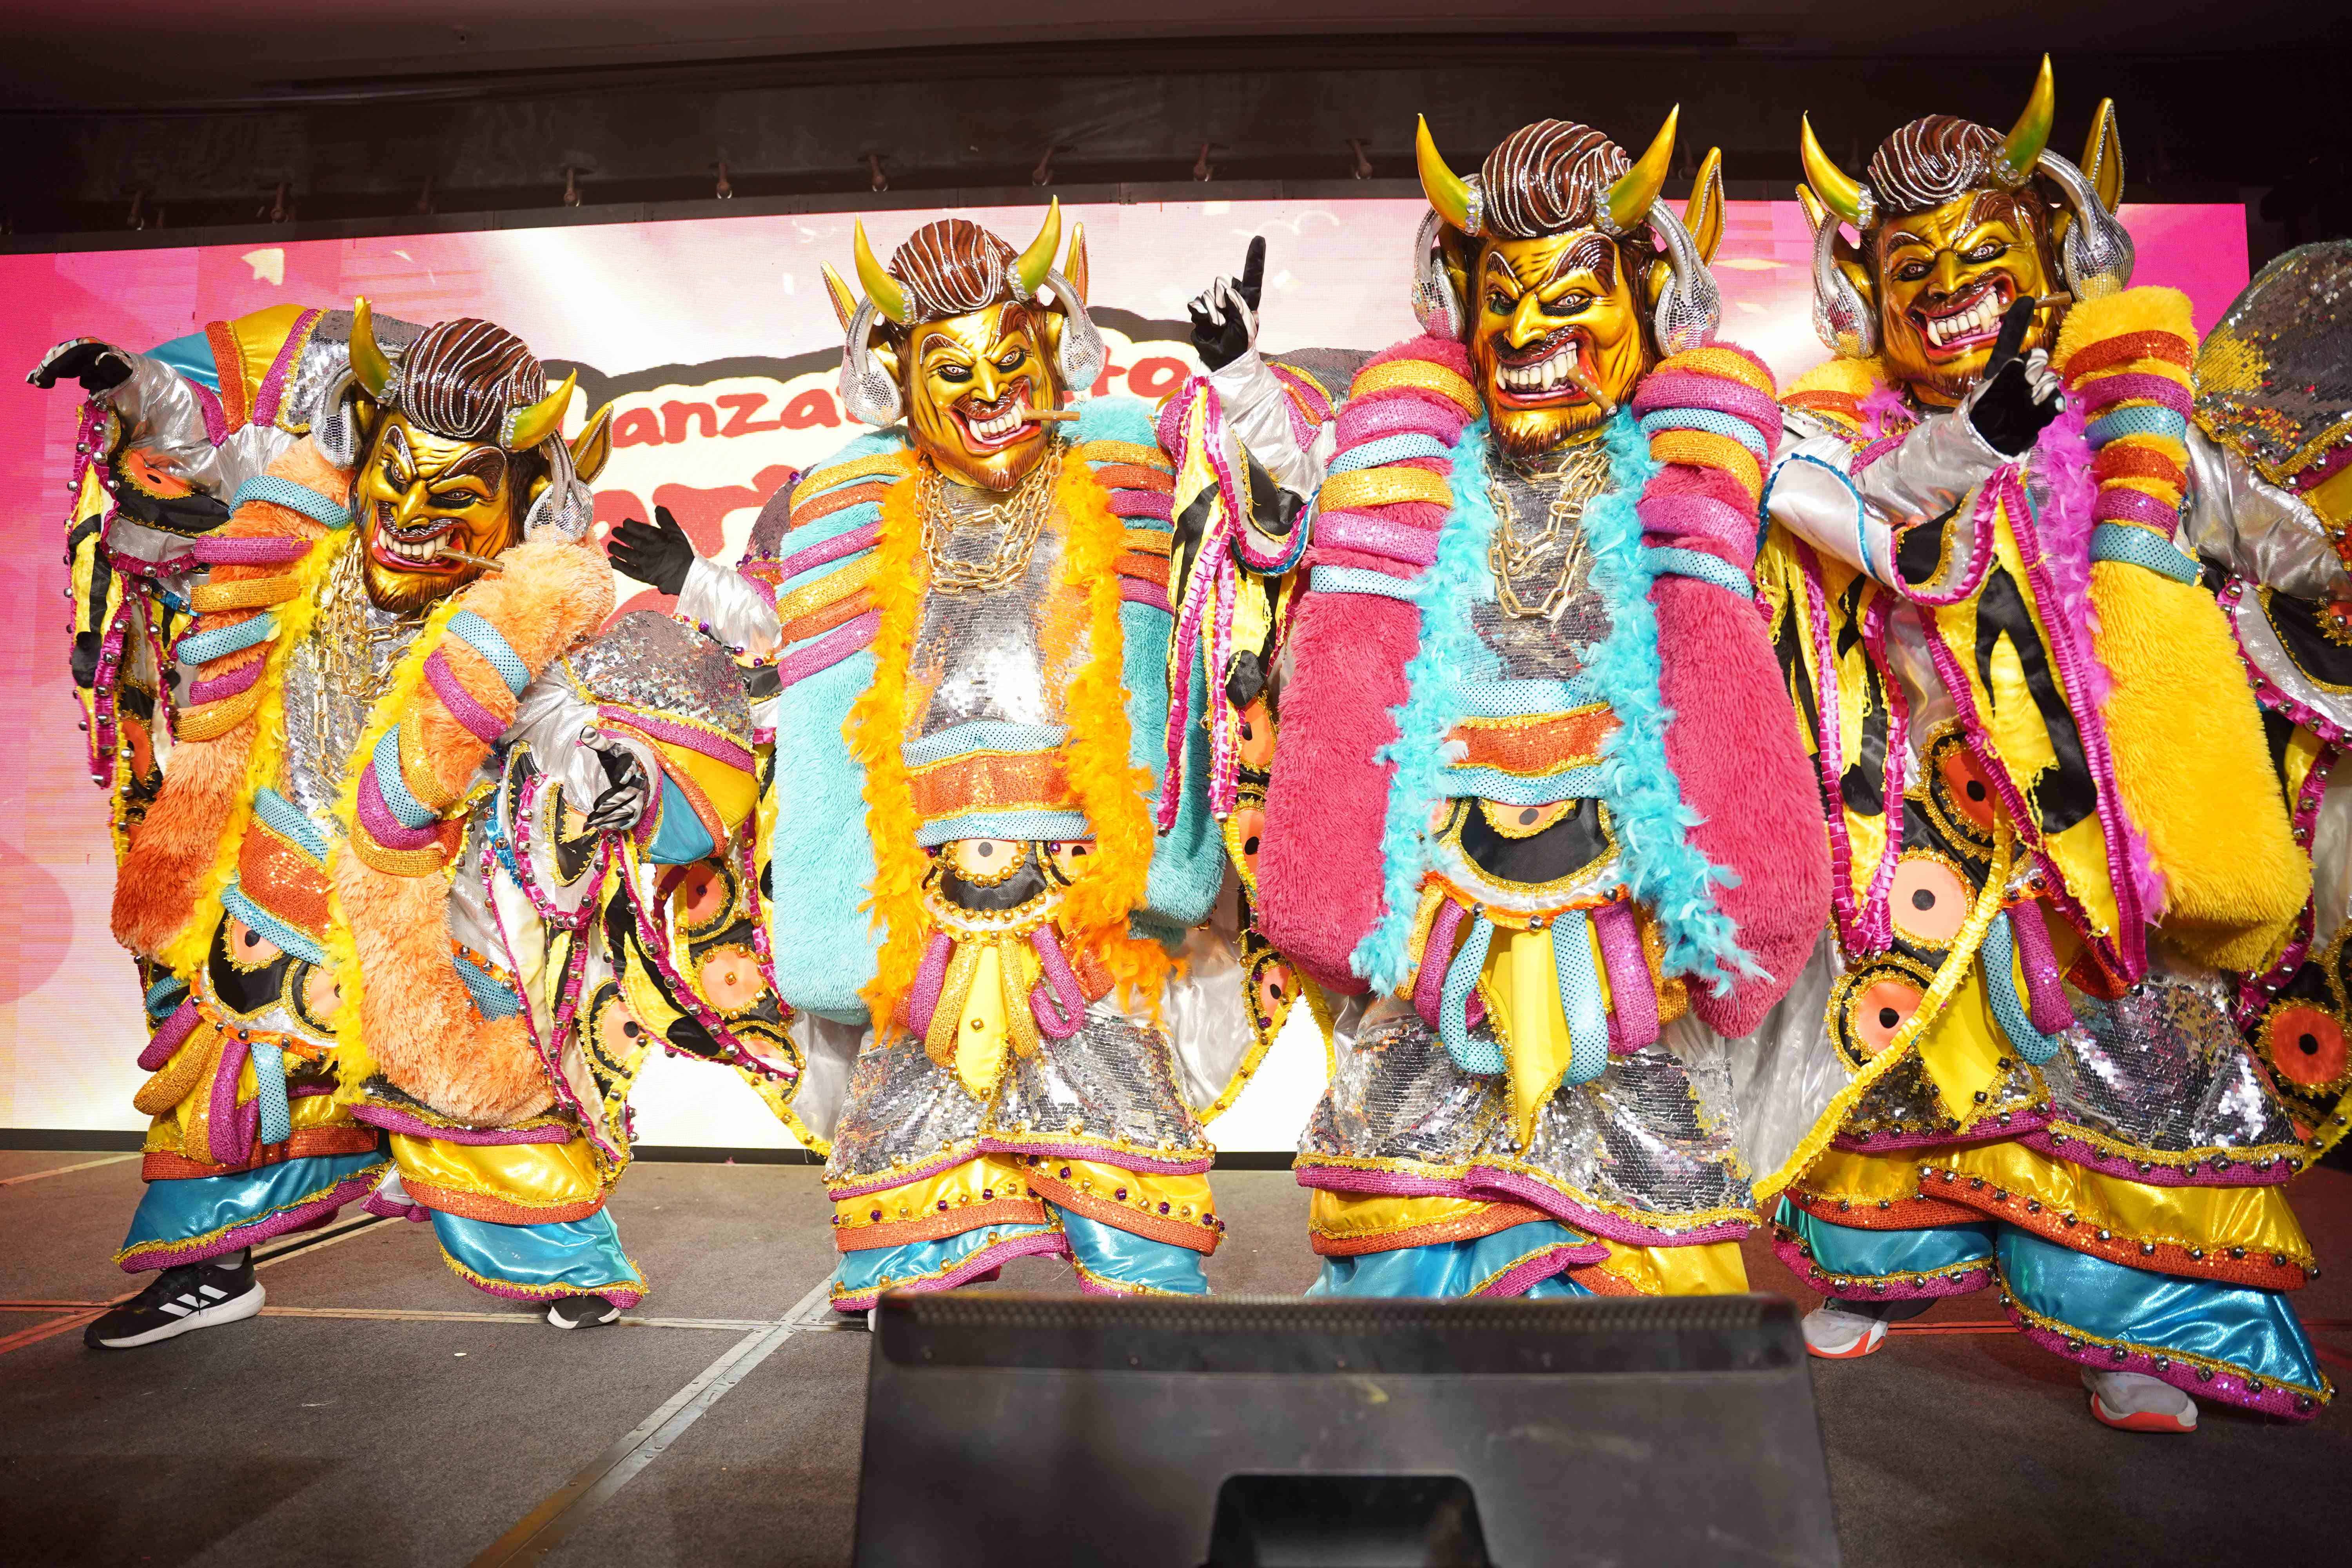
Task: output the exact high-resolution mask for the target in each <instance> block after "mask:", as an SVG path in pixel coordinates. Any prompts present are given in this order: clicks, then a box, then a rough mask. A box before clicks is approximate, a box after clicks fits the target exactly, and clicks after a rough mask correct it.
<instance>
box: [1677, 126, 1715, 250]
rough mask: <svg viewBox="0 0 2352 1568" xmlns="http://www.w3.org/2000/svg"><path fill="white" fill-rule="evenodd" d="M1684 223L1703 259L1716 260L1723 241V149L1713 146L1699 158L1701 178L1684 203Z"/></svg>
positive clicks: (1693, 182) (1699, 177)
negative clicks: (1717, 249) (1716, 254)
mask: <svg viewBox="0 0 2352 1568" xmlns="http://www.w3.org/2000/svg"><path fill="white" fill-rule="evenodd" d="M1683 226H1684V227H1685V228H1686V229H1688V230H1690V237H1691V243H1692V244H1694V245H1696V246H1697V247H1698V258H1699V259H1700V260H1701V261H1713V260H1714V259H1715V252H1716V248H1717V247H1718V246H1720V245H1721V244H1722V243H1723V149H1722V148H1720V147H1710V148H1708V149H1707V150H1706V157H1705V158H1702V159H1700V160H1699V165H1698V178H1697V179H1696V180H1694V181H1692V182H1691V194H1690V200H1688V201H1686V202H1685V203H1684V204H1683Z"/></svg>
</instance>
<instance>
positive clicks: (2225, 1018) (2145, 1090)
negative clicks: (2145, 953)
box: [2042, 969, 2297, 1153]
mask: <svg viewBox="0 0 2352 1568" xmlns="http://www.w3.org/2000/svg"><path fill="white" fill-rule="evenodd" d="M2068 994H2069V995H2070V996H2072V998H2073V999H2074V1016H2076V1017H2077V1018H2078V1019H2080V1020H2081V1022H2082V1025H2083V1026H2082V1027H2077V1028H2074V1029H2070V1030H2068V1031H2067V1032H2066V1034H2065V1035H2063V1037H2061V1038H2062V1041H2063V1044H2062V1045H2061V1046H2060V1047H2059V1051H2058V1054H2057V1055H2056V1056H2054V1057H2053V1058H2050V1061H2049V1062H2048V1064H2047V1065H2045V1066H2044V1067H2043V1068H2042V1076H2043V1078H2045V1079H2047V1080H2048V1081H2049V1084H2050V1099H2051V1105H2052V1109H2053V1110H2054V1111H2056V1113H2057V1115H2058V1117H2059V1119H2060V1120H2061V1121H2068V1122H2072V1123H2074V1124H2075V1125H2077V1126H2081V1127H2084V1128H2087V1129H2089V1130H2090V1131H2094V1132H2098V1133H2102V1134H2104V1135H2105V1136H2106V1137H2109V1138H2112V1139H2114V1140H2115V1141H2116V1142H2119V1143H2123V1144H2126V1145H2128V1146H2130V1147H2133V1148H2137V1149H2146V1150H2147V1151H2149V1152H2154V1153H2182V1152H2187V1151H2189V1150H2192V1149H2251V1148H2256V1147H2260V1146H2263V1145H2268V1144H2285V1143H2293V1142H2296V1141H2297V1140H2296V1138H2295V1135H2294V1127H2293V1126H2292V1125H2291V1124H2290V1123H2289V1122H2288V1121H2287V1116H2286V1111H2285V1110H2284V1107H2282V1106H2281V1105H2280V1104H2279V1102H2278V1100H2277V1099H2276V1098H2275V1097H2274V1096H2273V1095H2272V1093H2271V1092H2270V1089H2269V1087H2268V1086H2267V1085H2265V1084H2264V1083H2263V1080H2262V1077H2261V1075H2260V1073H2258V1072H2257V1071H2256V1070H2255V1068H2254V1064H2253V1060H2252V1058H2251V1057H2250V1056H2249V1055H2248V1054H2247V1051H2246V1047H2245V1042H2244V1040H2242V1038H2241V1037H2239V1035H2238V1032H2237V1030H2235V1029H2234V1028H2232V1027H2231V1026H2230V1020H2229V1015H2228V1013H2227V1012H2226V1011H2225V1008H2226V1005H2227V996H2226V993H2225V991H2224V989H2223V985H2222V983H2221V980H2219V979H2218V978H2213V979H2205V978H2200V977H2195V976H2191V975H2187V974H2168V973H2162V972H2160V971H2158V970H2153V969H2152V970H2151V972H2150V973H2149V975H2148V977H2147V980H2146V981H2144V982H2142V983H2141V984H2138V985H2136V986H2134V987H2132V989H2131V991H2130V992H2129V993H2128V994H2126V995H2125V996H2124V998H2123V999H2122V1000H2121V1001H2118V1002H2102V1001H2099V1000H2097V999H2096V998H2095V997H2090V996H2085V995H2084V994H2082V993H2080V992H2077V991H2071V990H2070V991H2069V993H2068Z"/></svg>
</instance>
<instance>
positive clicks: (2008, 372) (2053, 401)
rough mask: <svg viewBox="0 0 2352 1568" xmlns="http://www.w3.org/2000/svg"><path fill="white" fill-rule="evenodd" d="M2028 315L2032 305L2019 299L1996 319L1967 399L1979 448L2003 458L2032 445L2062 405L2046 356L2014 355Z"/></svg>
mask: <svg viewBox="0 0 2352 1568" xmlns="http://www.w3.org/2000/svg"><path fill="white" fill-rule="evenodd" d="M2033 311H2034V301H2032V300H2018V301H2017V302H2016V303H2015V304H2013V305H2011V307H2010V308H2009V313H2008V314H2007V315H2005V316H2003V317H2002V318H2001V319H2000V337H1999V338H1998V339H1997V340H1995V341H1994V343H1993V345H1992V355H1991V357H1990V358H1989V359H1987V360H1986V361H1985V368H1984V377H1983V379H1982V380H1980V381H1979V382H1978V384H1977V390H1976V393H1975V395H1974V396H1972V397H1971V398H1970V399H1969V424H1970V425H1973V426H1976V432H1977V434H1978V435H1979V436H1981V437H1984V438H1985V445H1987V446H1989V447H1991V448H1992V449H1993V450H1994V451H1996V452H1999V453H2000V454H2001V456H2003V457H2005V458H2014V457H2016V456H2017V455H2018V454H2019V453H2021V452H2023V451H2024V450H2026V449H2027V448H2028V447H2032V445H2033V443H2034V440H2035V438H2036V437H2039V436H2040V435H2041V434H2042V427H2043V426H2046V425H2048V424H2049V423H2050V422H2051V421H2052V420H2053V419H2055V418H2057V417H2058V416H2059V413H2060V412H2061V411H2062V410H2063V408H2064V407H2065V399H2064V398H2063V395H2061V393H2060V390H2059V385H2058V378H2057V376H2056V374H2054V373H2053V372H2052V371H2051V369H2050V360H2049V356H2048V355H2046V354H2044V353H2042V352H2041V351H2040V350H2038V349H2037V350H2035V351H2034V353H2033V356H2032V359H2030V360H2029V359H2024V358H2021V357H2020V356H2019V354H2018V352H2017V351H2018V350H2019V349H2020V348H2021V346H2023V344H2024V342H2025V334H2026V332H2027V331H2030V330H2031V329H2032V325H2033Z"/></svg>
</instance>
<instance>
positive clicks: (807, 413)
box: [783, 386, 841, 430]
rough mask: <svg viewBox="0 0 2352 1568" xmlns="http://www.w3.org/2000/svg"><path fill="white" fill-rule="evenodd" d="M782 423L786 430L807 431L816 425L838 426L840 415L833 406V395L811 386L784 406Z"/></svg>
mask: <svg viewBox="0 0 2352 1568" xmlns="http://www.w3.org/2000/svg"><path fill="white" fill-rule="evenodd" d="M783 423H784V428H785V429H787V430H807V429H810V428H812V427H814V426H818V425H824V426H835V425H838V424H840V423H841V415H840V412H839V411H838V410H837V409H835V407H834V405H833V394H832V393H830V392H827V391H825V390H824V388H822V387H814V386H813V387H811V388H809V389H808V390H807V391H806V392H803V393H802V394H800V395H798V396H797V397H794V398H793V400H792V401H791V402H790V403H787V404H785V405H784V420H783Z"/></svg>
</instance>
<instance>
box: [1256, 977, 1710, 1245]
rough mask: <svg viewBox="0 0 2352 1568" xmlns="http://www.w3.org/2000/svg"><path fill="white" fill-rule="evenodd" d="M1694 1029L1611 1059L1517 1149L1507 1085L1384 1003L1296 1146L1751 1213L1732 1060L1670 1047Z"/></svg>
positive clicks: (1395, 1005)
mask: <svg viewBox="0 0 2352 1568" xmlns="http://www.w3.org/2000/svg"><path fill="white" fill-rule="evenodd" d="M1685 1023H1687V1020H1683V1021H1681V1022H1680V1023H1678V1024H1677V1025H1675V1026H1669V1031H1668V1034H1667V1036H1666V1038H1665V1039H1664V1040H1662V1041H1661V1042H1660V1043H1659V1044H1657V1045H1654V1046H1652V1047H1649V1048H1648V1049H1646V1050H1643V1051H1639V1052H1636V1053H1635V1054H1633V1056H1629V1057H1613V1058H1611V1059H1610V1063H1609V1067H1608V1069H1607V1070H1606V1071H1604V1072H1603V1073H1602V1074H1601V1076H1600V1077H1599V1078H1598V1079H1594V1080H1593V1081H1591V1083H1587V1084H1580V1085H1577V1086H1574V1087H1563V1088H1561V1089H1559V1090H1558V1091H1557V1092H1556V1093H1554V1094H1553V1096H1552V1097H1551V1100H1550V1101H1549V1103H1548V1104H1547V1105H1545V1107H1544V1108H1543V1110H1541V1111H1540V1112H1539V1113H1538V1116H1537V1118H1536V1127H1535V1135H1534V1137H1533V1138H1532V1139H1531V1140H1530V1141H1529V1142H1528V1146H1527V1148H1526V1149H1524V1150H1521V1149H1520V1148H1518V1147H1517V1135H1516V1133H1515V1131H1513V1128H1512V1126H1511V1115H1510V1088H1509V1083H1508V1080H1507V1079H1505V1078H1503V1077H1501V1076H1500V1075H1497V1076H1495V1077H1491V1078H1488V1077H1482V1076H1479V1075H1476V1074H1473V1073H1465V1072H1464V1071H1463V1070H1462V1069H1461V1068H1459V1067H1457V1066H1455V1065H1454V1058H1452V1057H1450V1056H1448V1055H1447V1054H1446V1051H1445V1047H1444V1045H1443V1044H1442V1043H1441V1042H1440V1041H1439V1040H1438V1038H1437V1037H1436V1035H1435V1034H1434V1033H1433V1031H1432V1030H1431V1029H1430V1028H1429V1026H1427V1025H1426V1024H1424V1023H1423V1022H1422V1021H1421V1017H1420V1015H1418V1014H1416V1013H1415V1012H1414V1011H1413V1010H1412V1007H1411V1006H1409V1005H1406V1004H1404V1003H1402V1002H1401V1001H1398V1000H1397V999H1396V998H1394V997H1390V998H1386V999H1384V1000H1383V1001H1381V1003H1379V1004H1378V1005H1375V1006H1374V1007H1373V1009H1372V1011H1371V1013H1370V1016H1368V1017H1367V1018H1366V1020H1365V1022H1364V1025H1363V1026H1362V1027H1361V1028H1360V1030H1358V1032H1357V1034H1356V1037H1355V1039H1354V1040H1353V1042H1351V1043H1349V1044H1347V1045H1343V1046H1341V1047H1339V1070H1338V1071H1337V1072H1336V1073H1335V1074H1334V1075H1333V1077H1332V1080H1331V1087H1330V1088H1329V1089H1328V1090H1327V1091H1326V1092H1325V1094H1324V1096H1323V1099H1322V1100H1321V1102H1320V1103H1319V1104H1318V1105H1317V1106H1316V1108H1315V1114H1314V1115H1313V1117H1312V1118H1310V1119H1309V1120H1308V1121H1307V1131H1306V1134H1305V1136H1304V1137H1303V1138H1302V1139H1301V1140H1300V1143H1299V1149H1300V1152H1301V1153H1303V1154H1306V1155H1309V1156H1312V1155H1316V1154H1328V1155H1337V1156H1340V1157H1343V1158H1352V1159H1376V1160H1404V1161H1413V1162H1417V1163H1425V1164H1432V1165H1462V1164H1466V1163H1471V1162H1472V1161H1474V1160H1476V1159H1479V1158H1481V1157H1492V1158H1496V1159H1505V1160H1511V1161H1515V1162H1518V1163H1525V1164H1529V1165H1533V1166H1535V1167H1536V1168H1537V1170H1538V1171H1539V1172H1540V1173H1542V1174H1543V1176H1544V1177H1545V1179H1546V1180H1548V1181H1549V1183H1550V1184H1551V1185H1553V1186H1555V1187H1558V1188H1559V1189H1560V1190H1561V1191H1562V1192H1563V1193H1564V1194H1569V1195H1570V1196H1571V1197H1581V1198H1583V1199H1587V1200H1591V1201H1592V1202H1595V1203H1598V1204H1601V1205H1613V1206H1616V1207H1621V1208H1627V1209H1633V1210H1637V1211H1640V1212H1643V1213H1645V1214H1650V1215H1657V1216H1658V1217H1659V1218H1660V1219H1661V1220H1663V1221H1672V1220H1673V1219H1674V1218H1675V1216H1679V1215H1696V1214H1701V1213H1705V1212H1706V1211H1709V1210H1714V1209H1721V1208H1732V1207H1739V1208H1745V1207H1748V1206H1750V1205H1752V1204H1753V1203H1754V1201H1755V1200H1754V1194H1753V1193H1752V1192H1751V1191H1750V1189H1749V1186H1748V1178H1747V1176H1746V1175H1745V1174H1744V1165H1743V1163H1742V1161H1741V1157H1740V1154H1739V1151H1738V1146H1737V1144H1736V1142H1735V1138H1734V1134H1735V1131H1736V1129H1737V1127H1738V1113H1737V1111H1736V1110H1735V1109H1734V1108H1733V1102H1732V1095H1731V1083H1730V1079H1729V1075H1728V1071H1727V1067H1726V1063H1725V1058H1724V1055H1723V1053H1722V1052H1720V1051H1708V1052H1702V1053H1696V1054H1695V1056H1694V1057H1693V1058H1689V1059H1686V1058H1685V1057H1684V1056H1683V1055H1681V1054H1679V1053H1677V1052H1676V1051H1675V1050H1674V1049H1672V1048H1670V1046H1669V1043H1668V1042H1670V1041H1671V1040H1672V1039H1673V1037H1674V1033H1675V1030H1676V1029H1678V1028H1680V1027H1681V1026H1682V1025H1683V1024H1685ZM1691 1027H1698V1026H1696V1025H1693V1026H1691Z"/></svg>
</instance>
